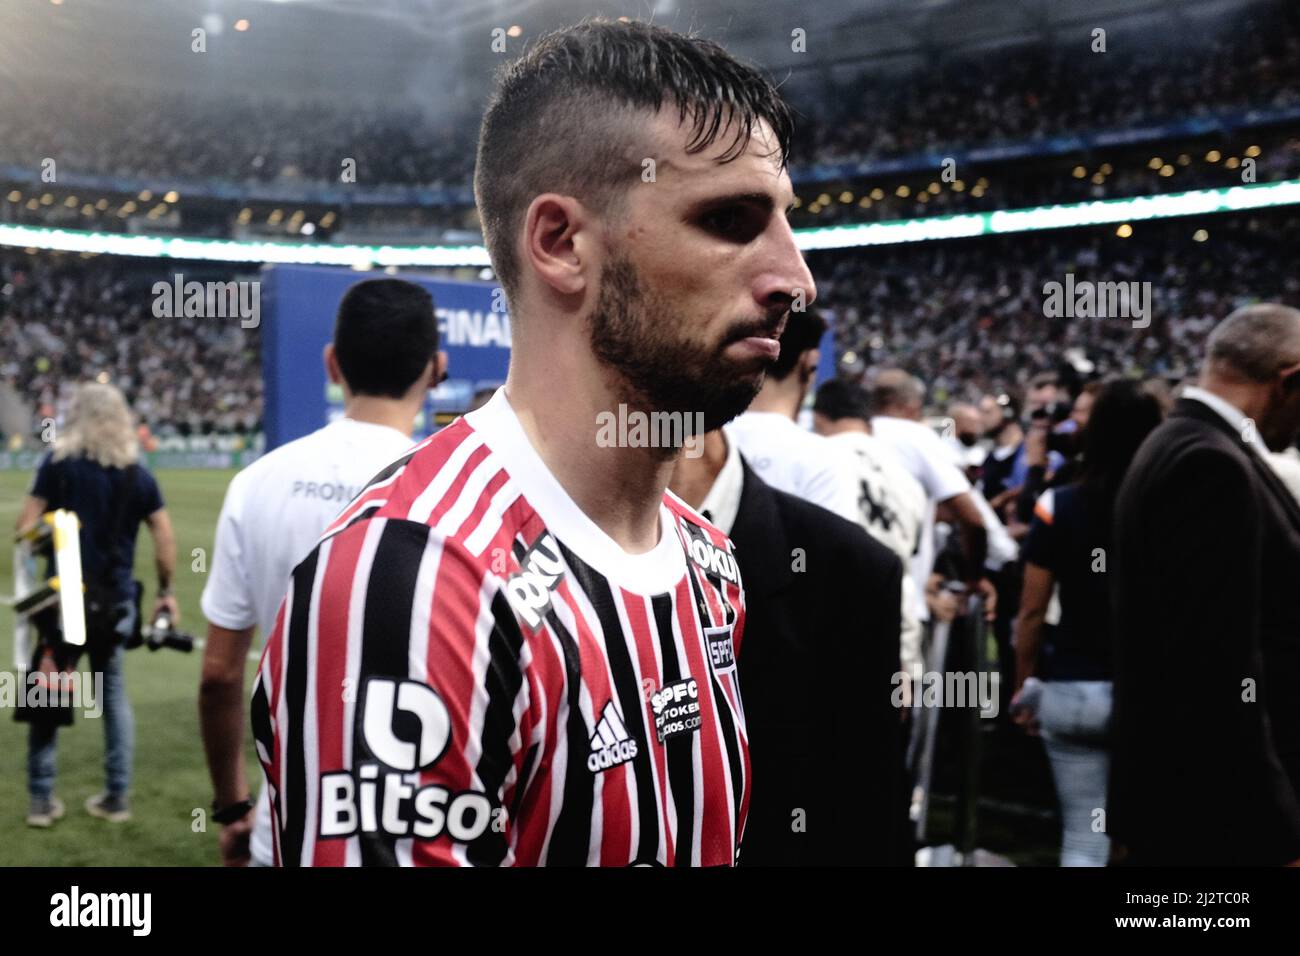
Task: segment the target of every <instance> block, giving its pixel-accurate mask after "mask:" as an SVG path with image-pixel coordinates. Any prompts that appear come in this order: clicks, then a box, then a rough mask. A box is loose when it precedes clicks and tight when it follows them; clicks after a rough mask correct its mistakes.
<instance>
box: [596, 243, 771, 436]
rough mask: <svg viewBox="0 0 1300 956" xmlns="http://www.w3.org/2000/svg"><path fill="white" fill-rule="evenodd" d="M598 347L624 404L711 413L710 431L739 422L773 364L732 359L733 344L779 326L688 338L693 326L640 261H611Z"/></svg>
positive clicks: (755, 325)
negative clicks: (652, 283) (645, 277)
mask: <svg viewBox="0 0 1300 956" xmlns="http://www.w3.org/2000/svg"><path fill="white" fill-rule="evenodd" d="M590 322H591V349H592V352H593V353H594V354H595V356H596V358H598V359H599V360H600V361H601V362H602V363H603V364H604V365H605V366H606V368H607V369H608V370H609V371H610V372H611V373H612V379H613V381H612V384H613V388H614V391H615V394H616V396H617V398H618V400H619V401H621V402H624V403H626V404H627V405H628V407H629V408H634V409H640V410H642V411H646V412H678V413H682V414H684V415H690V416H692V417H691V418H689V419H687V420H688V421H694V420H695V419H694V417H693V416H694V415H695V414H696V413H697V412H698V413H702V414H703V421H704V430H705V431H712V430H713V429H715V428H718V427H720V426H721V425H725V424H726V423H727V422H729V421H731V420H732V419H733V418H735V417H736V416H737V415H739V414H740V413H741V412H743V411H744V410H745V409H746V408H748V407H749V403H750V402H752V401H753V400H754V396H755V395H757V394H758V390H759V388H761V387H762V385H763V375H764V373H765V372H766V370H767V367H768V365H770V364H771V363H763V364H761V365H754V364H750V365H749V366H748V367H744V366H741V365H740V364H739V363H736V362H732V361H729V360H728V359H727V358H726V357H725V355H724V352H725V350H726V347H727V346H728V345H730V344H731V343H732V342H734V341H738V340H740V339H742V338H744V337H746V336H748V335H754V334H759V330H760V329H766V330H770V329H771V324H772V323H771V321H770V320H764V319H755V320H752V321H749V322H741V323H737V324H736V326H735V327H734V328H732V329H730V330H728V335H726V336H725V337H724V338H723V340H722V341H720V342H702V341H700V340H698V339H692V338H689V337H687V336H686V335H684V334H683V327H684V326H686V325H688V324H689V323H688V322H687V321H686V317H685V316H684V315H683V313H682V311H681V310H680V309H678V308H676V307H674V306H673V305H672V304H671V303H669V302H668V301H667V300H666V298H665V297H664V296H662V295H659V294H656V293H653V292H650V291H647V290H646V288H645V287H644V285H643V283H642V282H641V281H640V277H639V276H638V274H637V270H636V267H635V265H633V263H632V262H631V261H630V260H629V259H627V258H625V257H623V256H619V255H617V254H616V255H614V256H612V257H611V259H610V262H609V264H608V265H607V266H606V267H605V269H604V272H603V274H602V275H601V285H600V296H599V298H598V300H597V302H596V309H595V311H594V312H593V313H592V316H591V320H590Z"/></svg>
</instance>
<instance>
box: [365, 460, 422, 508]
mask: <svg viewBox="0 0 1300 956" xmlns="http://www.w3.org/2000/svg"><path fill="white" fill-rule="evenodd" d="M415 454H416V453H415V452H413V451H412V452H408V453H407V454H405V455H403V456H402V457H401V458H399V459H397V460H396V461H394V462H393V463H392V464H389V465H385V466H384V468H383V470H381V471H380V472H379V473H378V474H377V475H375V477H373V478H371V479H370V480H369V481H367V482H366V483H365V485H364V486H363V487H362V489H361V491H360V492H359V493H358V497H360V495H362V494H365V491H366V489H367V488H369V487H370V486H371V485H377V484H379V483H380V482H381V481H387V480H388V479H389V478H391V477H393V475H395V474H397V473H398V472H399V471H401V470H402V469H403V468H405V467H406V464H407V462H409V461H410V460H411V459H412V458H414V457H415ZM353 500H354V501H355V500H356V499H355V498H354V499H353Z"/></svg>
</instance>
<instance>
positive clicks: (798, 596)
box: [670, 431, 911, 866]
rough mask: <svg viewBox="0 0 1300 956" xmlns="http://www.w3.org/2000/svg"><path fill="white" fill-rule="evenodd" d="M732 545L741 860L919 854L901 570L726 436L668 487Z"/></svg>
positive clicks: (862, 861) (884, 551) (685, 462)
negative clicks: (738, 585) (746, 796)
mask: <svg viewBox="0 0 1300 956" xmlns="http://www.w3.org/2000/svg"><path fill="white" fill-rule="evenodd" d="M670 487H671V488H672V490H673V491H674V492H675V493H677V494H678V495H679V496H680V497H681V498H683V499H684V500H685V501H686V502H687V503H689V504H691V505H692V506H693V507H695V508H697V509H700V510H702V511H703V512H704V513H705V514H706V516H708V517H709V519H710V520H711V521H713V522H714V523H715V524H716V525H718V527H719V528H721V529H722V530H723V531H724V532H727V533H728V534H730V536H731V539H732V541H733V542H734V543H735V545H736V562H737V564H738V565H739V566H740V574H741V580H742V581H743V582H744V586H745V603H746V613H745V629H744V634H743V635H742V639H741V644H740V647H739V649H738V651H737V655H738V662H739V663H738V667H739V679H740V688H741V694H742V695H743V699H744V703H745V724H746V728H747V730H748V734H749V743H750V759H751V761H752V767H753V784H754V785H753V796H752V797H751V799H750V805H749V819H748V822H747V823H746V826H745V834H744V839H743V840H742V842H741V847H740V865H741V866H811V865H896V864H908V865H910V863H911V843H910V831H909V827H908V820H907V783H906V780H905V777H904V771H903V749H902V738H901V731H902V726H901V719H900V714H899V711H898V710H897V709H896V708H895V707H894V706H893V705H892V703H891V695H892V693H893V690H894V687H895V686H896V685H895V684H894V682H893V676H894V674H895V673H897V672H898V670H899V644H898V640H899V605H900V593H901V592H900V589H901V587H902V574H903V569H902V565H901V563H900V562H899V560H898V558H897V557H896V556H895V555H894V554H893V553H892V552H891V551H890V550H889V549H888V548H886V547H885V546H884V545H882V544H880V543H879V542H877V541H875V540H874V539H872V538H871V537H870V536H869V535H868V534H867V533H866V532H865V531H863V530H862V529H861V528H860V527H858V526H857V525H856V524H854V523H853V522H851V521H847V520H845V519H844V518H841V517H839V516H838V515H835V514H832V513H831V512H829V511H827V510H826V509H824V508H821V507H818V506H817V505H814V504H811V503H809V502H807V501H804V500H802V499H801V498H796V497H794V496H793V495H789V494H786V493H784V492H780V491H776V490H774V489H773V488H771V487H770V486H768V485H767V484H765V483H764V482H763V481H762V479H760V478H759V477H758V476H757V475H756V474H755V473H754V472H753V471H752V470H751V469H750V467H749V466H748V465H747V464H745V463H744V461H743V459H742V458H741V456H740V453H739V451H738V450H737V448H736V446H735V444H734V443H733V442H729V441H728V440H727V439H726V438H724V436H723V433H722V432H721V431H713V432H710V433H709V434H708V435H707V436H706V438H705V442H704V453H703V454H702V455H701V456H699V457H698V458H694V459H692V458H689V457H683V458H681V459H679V460H678V465H677V470H676V471H675V472H674V475H673V481H672V484H671V486H670Z"/></svg>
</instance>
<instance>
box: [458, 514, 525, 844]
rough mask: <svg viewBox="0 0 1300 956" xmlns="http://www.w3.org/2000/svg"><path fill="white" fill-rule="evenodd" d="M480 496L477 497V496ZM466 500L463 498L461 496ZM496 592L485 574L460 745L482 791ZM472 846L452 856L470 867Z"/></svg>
mask: <svg viewBox="0 0 1300 956" xmlns="http://www.w3.org/2000/svg"><path fill="white" fill-rule="evenodd" d="M475 497H477V496H475ZM461 500H464V499H461ZM496 591H497V579H496V578H495V577H493V576H492V575H488V574H485V575H483V583H482V584H481V585H480V586H479V592H478V618H477V619H476V620H475V622H474V649H473V651H472V652H471V654H470V675H471V676H470V686H471V687H472V688H473V690H472V691H471V693H470V702H469V717H468V720H467V722H466V733H467V736H466V739H465V746H464V747H462V748H461V750H462V752H463V753H464V755H465V764H466V765H467V766H468V767H469V772H470V780H471V781H472V782H471V784H470V787H471V789H474V790H483V789H484V787H483V781H482V779H481V778H480V777H479V775H478V762H479V758H480V757H482V756H483V719H484V716H485V714H486V713H487V705H488V692H487V671H488V665H489V664H490V663H491V661H492V650H491V648H490V646H489V641H490V640H491V638H492V629H493V627H494V626H495V624H496V618H495V617H494V616H493V613H492V598H493V595H495V594H496ZM468 851H469V847H468V845H467V844H465V843H458V844H456V846H455V847H454V848H453V849H452V856H453V857H455V859H456V862H457V863H458V864H460V865H461V866H469V865H470V862H469V852H468ZM512 862H513V860H510V859H507V860H505V861H503V862H502V864H501V865H502V866H509V865H510V864H511V863H512Z"/></svg>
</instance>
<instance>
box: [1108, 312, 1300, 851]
mask: <svg viewBox="0 0 1300 956" xmlns="http://www.w3.org/2000/svg"><path fill="white" fill-rule="evenodd" d="M1206 349H1207V353H1206V360H1205V364H1204V366H1203V368H1202V370H1201V379H1200V385H1199V387H1195V388H1187V389H1185V390H1184V391H1183V394H1182V397H1181V398H1180V399H1179V401H1178V403H1177V405H1176V406H1175V407H1174V410H1173V413H1172V414H1171V415H1170V416H1169V418H1168V419H1166V421H1165V422H1164V424H1163V425H1161V426H1160V427H1159V428H1157V429H1156V430H1155V431H1154V432H1152V434H1151V435H1150V437H1148V438H1147V440H1146V442H1145V443H1144V444H1143V445H1142V448H1141V450H1140V451H1139V452H1138V454H1137V457H1136V458H1135V459H1134V461H1133V465H1132V467H1131V468H1130V469H1129V472H1128V475H1127V477H1126V478H1125V479H1124V484H1123V486H1122V487H1121V489H1120V494H1119V500H1118V502H1117V504H1116V509H1115V525H1114V534H1115V547H1114V554H1113V555H1112V558H1113V560H1112V561H1111V562H1110V567H1109V569H1108V573H1109V574H1112V575H1114V582H1115V583H1114V591H1113V596H1114V602H1115V604H1114V623H1115V637H1116V644H1115V649H1116V657H1115V713H1114V732H1115V751H1114V759H1113V763H1112V770H1111V789H1110V799H1109V821H1108V824H1109V825H1108V832H1109V833H1110V836H1111V839H1112V841H1114V842H1115V843H1116V844H1118V848H1117V850H1118V852H1116V853H1115V854H1113V856H1112V859H1115V857H1117V856H1118V857H1123V858H1124V859H1125V861H1126V862H1128V863H1131V864H1139V865H1152V864H1154V865H1187V864H1210V865H1254V866H1260V865H1280V864H1292V863H1295V864H1300V588H1297V582H1300V506H1298V505H1297V503H1296V500H1295V498H1294V497H1292V495H1291V494H1290V492H1288V491H1287V489H1286V487H1285V486H1284V485H1283V484H1282V481H1281V479H1280V478H1279V477H1278V475H1277V473H1276V472H1275V471H1274V470H1273V466H1272V465H1271V464H1270V463H1269V461H1268V459H1267V457H1266V454H1265V452H1266V450H1267V448H1273V449H1278V450H1280V449H1282V448H1284V447H1286V446H1287V445H1289V444H1291V443H1292V442H1294V441H1295V439H1296V437H1297V434H1300V311H1297V310H1296V309H1292V308H1288V307H1285V306H1280V305H1253V306H1248V307H1246V308H1242V309H1238V310H1237V311H1236V312H1234V313H1233V314H1232V315H1230V316H1228V318H1226V319H1225V320H1224V321H1223V322H1222V323H1220V325H1219V326H1218V327H1216V328H1215V330H1214V331H1213V332H1212V333H1211V335H1210V338H1209V342H1208V344H1207V347H1206Z"/></svg>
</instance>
